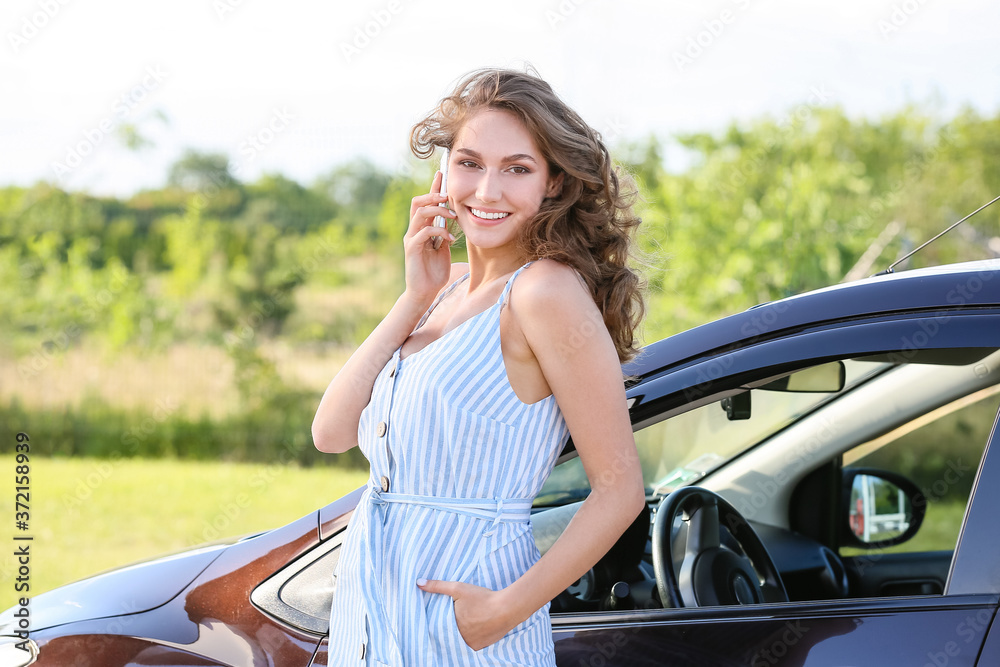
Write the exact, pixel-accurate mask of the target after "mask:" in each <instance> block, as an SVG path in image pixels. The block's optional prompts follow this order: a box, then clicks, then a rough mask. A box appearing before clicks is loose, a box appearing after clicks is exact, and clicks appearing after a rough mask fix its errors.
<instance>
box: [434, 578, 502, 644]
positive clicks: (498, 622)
mask: <svg viewBox="0 0 1000 667" xmlns="http://www.w3.org/2000/svg"><path fill="white" fill-rule="evenodd" d="M417 586H418V587H419V588H420V589H421V590H422V591H425V592H427V593H439V594H441V595H448V596H450V597H451V599H452V600H454V604H455V622H456V623H457V624H458V631H459V632H460V633H461V634H462V639H464V640H465V643H466V644H468V645H469V647H470V648H472V649H473V650H475V651H478V650H480V649H482V648H486V647H487V646H489V645H490V644H493V643H495V642H497V641H499V640H500V638H502V637H503V636H504V635H505V634H507V633H508V632H510V630H511V629H512V628H513V627H514V626H516V625H517V623H518V622H519V621H513V619H511V618H510V611H511V610H510V609H506V608H505V607H504V603H503V596H502V595H501V594H500V593H498V592H497V591H493V590H490V589H489V588H483V587H481V586H473V585H472V584H466V583H462V582H461V581H433V580H432V581H428V582H427V583H425V584H421V583H420V582H417ZM512 621H513V622H512Z"/></svg>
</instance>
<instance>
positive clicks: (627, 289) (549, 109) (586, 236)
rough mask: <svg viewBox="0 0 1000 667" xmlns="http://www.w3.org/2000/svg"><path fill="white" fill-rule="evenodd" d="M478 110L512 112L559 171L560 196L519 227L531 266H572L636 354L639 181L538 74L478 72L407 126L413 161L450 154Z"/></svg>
mask: <svg viewBox="0 0 1000 667" xmlns="http://www.w3.org/2000/svg"><path fill="white" fill-rule="evenodd" d="M483 109H499V110H505V111H509V112H513V113H514V114H515V115H517V117H518V118H520V119H521V122H523V123H524V126H525V127H526V128H527V130H528V132H529V133H530V134H531V136H532V138H533V139H534V140H535V143H536V144H537V145H538V148H539V149H540V150H541V151H542V154H543V155H544V157H545V159H546V160H547V162H548V167H549V173H550V175H551V176H553V177H554V176H556V175H558V174H560V173H561V174H563V185H562V192H561V193H560V194H558V195H557V196H555V197H550V198H546V199H545V200H543V201H542V204H541V206H540V208H539V210H538V214H537V215H536V216H535V217H534V218H533V219H532V220H531V221H530V222H528V223H527V224H525V225H524V226H523V227H522V228H521V234H520V237H519V239H518V244H519V247H520V249H521V250H522V251H523V253H524V255H525V256H526V257H527V258H528V259H529V260H535V259H542V258H551V259H555V260H558V261H560V262H563V263H564V264H568V265H569V266H571V267H573V268H574V269H576V270H577V271H578V272H579V273H580V275H581V276H583V279H584V281H585V282H586V283H587V286H588V287H589V288H590V293H591V296H593V298H594V302H595V303H596V304H597V307H598V308H599V309H600V311H601V314H602V316H603V317H604V324H605V325H606V326H607V328H608V331H609V332H610V334H611V338H612V340H613V341H614V344H615V348H616V349H617V351H618V358H619V360H621V361H622V362H625V361H628V360H629V359H631V358H632V357H634V356H635V355H636V353H637V351H638V343H637V340H636V329H637V328H638V326H639V323H640V322H641V320H642V317H643V314H644V312H645V305H644V302H643V296H642V290H643V286H644V285H643V283H642V281H641V280H640V278H639V275H638V274H637V273H636V272H635V271H633V270H632V269H631V268H630V266H629V263H630V260H631V259H632V257H633V253H634V246H633V238H634V235H635V232H636V228H637V227H638V225H639V222H640V220H639V218H638V217H637V216H636V214H635V212H634V210H633V205H634V203H635V201H636V198H637V196H638V191H637V189H636V186H635V182H634V181H633V180H632V178H631V176H629V175H628V173H627V172H625V171H624V170H622V169H621V167H619V166H617V165H615V164H613V163H612V161H611V156H610V155H609V153H608V149H607V148H606V147H605V145H604V143H603V141H602V140H601V136H600V134H599V133H598V132H597V131H595V130H594V129H593V128H591V127H590V126H589V125H587V123H585V122H584V121H583V119H582V118H580V116H579V115H578V114H577V113H576V112H575V111H573V110H572V109H570V108H569V107H568V106H567V105H566V104H565V103H564V102H563V101H562V100H561V99H559V97H558V96H557V95H556V94H555V92H554V91H553V90H552V87H551V86H549V84H547V83H546V82H545V81H543V80H542V79H541V78H540V77H539V76H538V75H537V74H536V73H535V72H534V71H532V70H529V71H528V72H519V71H515V70H508V69H481V70H476V71H474V72H471V73H469V74H467V75H466V76H465V77H463V78H462V79H461V81H459V83H458V85H456V87H455V90H454V91H453V92H452V94H451V95H449V96H447V97H445V98H444V99H443V100H441V102H440V104H438V106H437V107H436V108H435V109H433V110H432V111H431V112H430V113H429V114H427V116H426V117H425V118H424V119H423V120H421V121H420V122H418V123H417V124H416V125H414V126H413V130H412V131H411V133H410V148H411V150H412V151H413V153H414V155H416V156H417V157H419V158H427V157H430V156H431V155H432V154H433V153H434V151H435V149H436V148H437V147H445V148H449V149H450V148H451V147H452V145H453V143H454V141H455V137H456V136H457V135H458V132H459V130H460V129H461V127H462V125H463V124H464V123H465V121H466V120H467V119H468V118H470V117H471V116H472V115H473V114H475V113H476V112H478V111H481V110H483Z"/></svg>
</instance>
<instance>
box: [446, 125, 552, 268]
mask: <svg viewBox="0 0 1000 667" xmlns="http://www.w3.org/2000/svg"><path fill="white" fill-rule="evenodd" d="M561 183H562V178H561V175H560V177H558V178H555V179H553V178H551V176H550V175H549V168H548V163H547V162H546V160H545V158H544V157H543V156H542V152H541V151H540V150H539V149H538V146H536V145H535V141H534V139H533V138H532V137H531V135H530V134H529V133H528V130H527V129H526V128H525V127H524V124H523V123H521V120H520V119H519V118H518V117H517V116H515V115H514V114H513V113H511V112H509V111H501V110H496V109H486V110H483V111H479V112H477V113H475V114H474V115H473V116H471V117H470V118H469V119H468V120H467V121H466V122H465V124H464V125H463V126H462V128H461V129H460V130H459V132H458V134H457V135H456V136H455V142H454V145H453V146H452V149H451V157H450V164H449V173H448V194H449V201H450V203H451V204H452V209H453V210H454V211H455V212H456V213H457V214H458V224H459V226H460V227H461V228H462V232H463V233H464V234H465V237H466V240H467V242H468V244H469V245H470V246H476V247H478V248H482V249H487V248H498V247H502V246H505V245H508V244H512V243H514V242H515V240H516V239H517V234H518V232H519V230H520V228H521V226H522V225H523V224H524V223H525V222H527V221H528V220H530V219H531V218H533V217H534V216H535V214H536V213H537V212H538V208H539V206H540V205H541V203H542V199H544V198H545V197H547V196H548V197H551V196H554V195H555V194H558V191H559V190H558V188H559V187H561Z"/></svg>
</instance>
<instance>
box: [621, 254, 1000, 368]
mask: <svg viewBox="0 0 1000 667" xmlns="http://www.w3.org/2000/svg"><path fill="white" fill-rule="evenodd" d="M998 277H1000V259H987V260H980V261H976V262H965V263H961V264H950V265H944V266H936V267H931V268H924V269H914V270H911V271H903V272H897V273H890V274H885V275H878V276H873V277H871V278H865V279H862V280H856V281H853V282H849V283H842V284H839V285H833V286H830V287H825V288H822V289H818V290H814V291H811V292H805V293H803V294H799V295H796V296H791V297H788V298H785V299H781V300H779V301H771V302H768V303H764V304H760V305H758V306H754V307H752V308H750V309H748V310H746V311H743V312H741V313H736V314H735V315H730V316H728V317H724V318H721V319H719V320H716V321H714V322H709V323H708V324H703V325H701V326H697V327H694V328H693V329H689V330H687V331H684V332H682V333H678V334H675V335H673V336H670V337H668V338H664V339H663V340H661V341H658V342H656V343H652V344H650V345H648V346H646V347H645V348H644V349H643V351H642V353H641V354H640V355H639V356H638V357H636V359H634V360H633V361H631V362H629V363H628V364H626V365H625V367H624V371H625V373H626V374H627V375H630V376H635V377H640V378H641V377H644V376H649V375H653V374H657V373H660V372H662V371H665V370H667V369H669V368H671V367H673V366H676V365H679V364H682V363H684V362H685V361H687V360H690V359H692V358H695V357H699V356H701V355H704V354H706V353H711V352H713V351H721V350H725V349H736V348H738V347H743V346H744V345H748V344H751V343H754V342H760V341H764V340H767V339H769V338H773V337H775V336H777V335H778V334H782V333H788V332H789V330H796V329H804V328H807V327H811V326H816V325H819V324H825V323H830V322H835V321H838V320H848V319H854V318H859V317H870V316H873V315H879V314H890V313H898V312H902V311H920V310H927V311H933V310H940V309H952V308H956V307H963V306H989V305H1000V279H997V278H998Z"/></svg>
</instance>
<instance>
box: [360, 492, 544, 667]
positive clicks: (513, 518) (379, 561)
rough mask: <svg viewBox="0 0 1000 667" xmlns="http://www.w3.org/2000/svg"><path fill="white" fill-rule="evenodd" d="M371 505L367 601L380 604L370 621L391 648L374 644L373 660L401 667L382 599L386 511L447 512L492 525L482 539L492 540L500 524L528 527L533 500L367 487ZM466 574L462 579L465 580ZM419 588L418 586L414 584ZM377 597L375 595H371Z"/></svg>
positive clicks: (482, 551)
mask: <svg viewBox="0 0 1000 667" xmlns="http://www.w3.org/2000/svg"><path fill="white" fill-rule="evenodd" d="M368 493H369V497H368V502H369V506H370V507H371V509H372V511H371V512H370V513H369V515H368V520H369V531H368V535H369V538H370V539H369V541H368V544H367V549H366V551H367V552H368V567H369V568H370V569H371V572H372V575H373V576H372V578H371V580H370V581H369V582H368V584H369V595H368V596H366V599H372V597H374V598H375V599H376V600H377V604H378V608H377V609H371V608H369V609H368V617H369V618H370V619H372V620H373V621H376V622H378V623H379V625H380V626H381V628H382V629H383V630H385V631H386V632H388V634H389V637H390V638H391V645H390V646H376V645H375V644H374V643H372V645H371V648H372V649H374V653H375V654H376V655H375V656H373V657H376V656H377V657H378V658H380V659H381V660H382V661H383V662H385V663H387V664H394V665H398V664H401V661H402V655H401V651H400V649H399V640H398V639H397V637H396V632H395V630H394V629H393V626H392V624H391V623H390V622H389V619H388V617H387V616H386V610H385V598H384V597H383V595H382V580H383V576H382V565H383V558H382V557H381V555H382V551H383V550H384V548H385V537H384V532H383V529H384V526H385V509H386V506H387V505H390V504H400V505H416V506H418V507H429V508H431V509H436V510H441V511H444V512H453V513H455V514H461V515H463V516H468V517H472V518H475V519H483V520H486V521H492V524H491V525H490V527H489V528H488V529H487V530H486V531H485V532H484V533H483V537H489V536H490V535H492V534H493V533H495V532H496V529H497V526H499V525H500V524H501V523H525V522H527V521H528V520H529V519H530V518H531V504H532V502H533V500H532V499H531V498H497V499H493V498H442V497H438V496H420V495H412V494H407V493H389V492H386V491H383V490H382V489H381V488H379V487H378V486H375V485H369V487H368ZM485 547H486V543H485V542H481V543H480V548H479V554H477V557H476V561H475V563H473V567H475V566H476V565H478V563H479V561H480V560H481V559H482V557H483V556H484V555H485ZM465 576H467V573H466V574H465V575H463V576H462V577H461V578H460V579H464V578H465ZM414 585H416V582H414ZM372 594H374V595H372Z"/></svg>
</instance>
